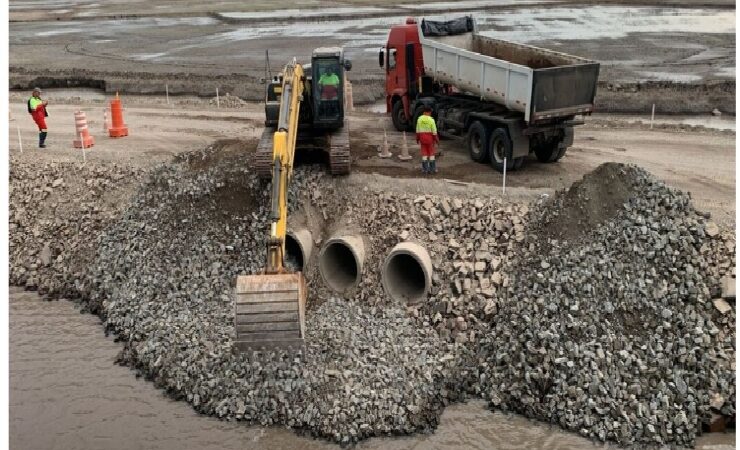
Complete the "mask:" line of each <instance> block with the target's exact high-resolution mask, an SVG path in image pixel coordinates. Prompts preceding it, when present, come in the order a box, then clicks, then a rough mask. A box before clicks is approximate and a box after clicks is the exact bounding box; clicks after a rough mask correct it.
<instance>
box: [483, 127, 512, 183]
mask: <svg viewBox="0 0 740 450" xmlns="http://www.w3.org/2000/svg"><path fill="white" fill-rule="evenodd" d="M488 142H489V144H488V155H489V159H490V161H491V165H492V166H493V168H494V169H496V170H498V171H499V172H503V171H504V158H506V170H507V171H509V170H512V169H514V158H512V157H511V155H512V149H513V147H514V144H513V142H511V138H510V137H509V132H508V131H506V128H496V129H495V130H493V133H491V137H490V138H489V140H488Z"/></svg>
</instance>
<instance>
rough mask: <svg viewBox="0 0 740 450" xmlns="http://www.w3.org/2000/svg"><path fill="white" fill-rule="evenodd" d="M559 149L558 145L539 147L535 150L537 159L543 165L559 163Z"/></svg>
mask: <svg viewBox="0 0 740 450" xmlns="http://www.w3.org/2000/svg"><path fill="white" fill-rule="evenodd" d="M558 153H559V149H558V144H557V143H555V144H550V143H548V144H544V145H539V146H537V147H536V148H535V149H534V154H535V155H537V159H538V160H539V161H540V162H543V163H552V162H555V161H557V157H558Z"/></svg>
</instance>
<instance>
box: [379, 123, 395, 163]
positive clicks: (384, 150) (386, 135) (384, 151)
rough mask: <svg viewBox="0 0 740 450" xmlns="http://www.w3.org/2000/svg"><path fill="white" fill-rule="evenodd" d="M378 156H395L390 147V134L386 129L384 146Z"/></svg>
mask: <svg viewBox="0 0 740 450" xmlns="http://www.w3.org/2000/svg"><path fill="white" fill-rule="evenodd" d="M378 156H379V157H381V158H390V157H391V156H393V153H391V152H390V151H389V149H388V134H387V133H386V132H385V129H383V148H382V149H381V150H380V153H378Z"/></svg>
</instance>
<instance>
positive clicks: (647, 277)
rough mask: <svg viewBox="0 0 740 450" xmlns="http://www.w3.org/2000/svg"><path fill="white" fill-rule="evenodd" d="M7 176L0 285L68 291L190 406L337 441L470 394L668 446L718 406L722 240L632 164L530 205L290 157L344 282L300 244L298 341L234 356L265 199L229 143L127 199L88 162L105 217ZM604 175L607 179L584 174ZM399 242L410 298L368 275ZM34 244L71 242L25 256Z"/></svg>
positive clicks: (191, 156) (394, 429)
mask: <svg viewBox="0 0 740 450" xmlns="http://www.w3.org/2000/svg"><path fill="white" fill-rule="evenodd" d="M63 169H66V170H68V171H69V170H71V169H70V168H64V167H60V168H59V170H60V171H63ZM11 170H12V171H14V172H13V173H14V174H15V176H11V226H14V228H12V230H11V236H12V237H11V240H12V242H13V248H12V251H11V281H12V283H13V284H21V285H27V287H29V288H38V289H40V290H42V289H44V291H43V292H42V293H47V294H49V295H52V296H60V295H64V296H67V297H75V296H79V297H81V298H82V299H83V300H84V302H85V303H84V304H85V305H86V307H88V308H89V309H90V310H92V311H94V312H96V313H98V314H99V315H100V316H101V317H102V318H103V319H104V324H105V327H106V330H107V331H108V332H112V333H114V334H116V335H117V336H118V338H119V340H121V341H122V342H123V343H124V349H123V351H122V352H121V355H120V356H119V360H120V362H122V363H124V364H127V365H130V366H131V367H133V368H135V369H136V370H137V371H139V372H140V373H142V374H143V375H144V376H146V377H147V378H148V379H151V380H153V381H154V383H155V384H156V385H157V386H159V387H160V388H162V389H164V390H166V391H167V392H168V393H169V394H170V395H171V396H173V397H174V398H177V399H182V400H185V401H188V402H189V403H191V404H192V405H193V407H194V408H195V409H196V410H198V411H199V412H201V413H204V414H209V415H214V416H217V417H220V418H223V419H235V420H244V421H249V422H251V423H258V424H263V425H286V426H290V427H293V428H294V429H296V430H298V431H300V432H303V433H306V434H310V435H312V436H316V437H322V438H326V439H329V440H332V441H335V442H338V443H342V444H350V443H353V442H357V441H359V440H361V439H364V438H367V437H370V436H377V435H388V434H406V433H413V432H420V431H428V430H431V429H433V428H434V427H436V425H437V423H438V421H439V417H440V415H441V412H442V410H443V408H444V407H445V406H446V405H448V404H450V403H452V402H456V401H462V400H465V399H466V398H468V397H471V396H475V397H482V398H485V399H487V400H489V401H490V403H491V405H492V406H493V407H495V408H499V409H505V410H511V411H517V412H520V413H522V414H525V415H527V416H529V417H534V418H538V419H540V420H545V421H548V422H551V423H556V424H559V425H561V426H563V427H564V428H567V429H570V430H574V431H576V432H579V433H581V434H583V435H585V436H589V437H592V438H594V439H599V440H607V441H615V442H619V443H624V444H628V443H640V444H644V443H672V444H680V445H691V443H692V442H693V439H694V437H695V436H696V434H697V433H698V432H700V430H701V425H702V423H704V422H706V421H707V420H708V416H709V415H710V414H712V413H713V412H722V413H723V414H728V415H733V414H734V406H733V405H734V396H735V394H734V383H733V382H732V381H731V380H733V379H734V358H735V352H734V347H733V346H732V345H733V344H732V343H734V333H735V330H734V320H735V316H734V315H735V312H734V308H733V309H732V310H730V311H725V313H724V314H722V313H720V312H718V311H717V310H716V309H715V308H714V307H713V304H712V299H714V298H716V296H717V295H718V293H717V289H718V286H719V280H720V279H721V277H722V276H724V275H726V274H727V273H730V272H731V271H732V270H733V269H732V268H733V267H734V242H735V241H734V236H732V235H730V234H728V233H720V232H719V231H718V230H717V229H715V228H716V227H715V228H712V227H711V224H709V223H707V222H706V221H705V219H704V218H703V217H702V216H701V215H699V214H697V213H696V212H695V211H694V210H693V209H692V208H691V206H690V201H689V197H688V196H687V195H685V194H682V193H680V192H678V191H674V190H671V189H668V188H667V187H665V186H664V185H662V183H659V182H657V181H656V180H654V179H653V178H652V177H651V176H650V175H649V174H647V173H646V172H644V171H642V170H639V169H636V168H634V167H631V166H624V165H607V166H602V167H600V168H599V169H597V172H595V173H594V174H592V175H589V176H587V177H586V178H584V180H583V181H582V182H581V183H579V184H578V185H576V186H574V187H573V189H571V191H567V192H564V193H560V194H558V195H556V196H555V197H554V198H553V199H550V200H548V201H543V202H540V203H538V204H536V205H517V204H511V203H502V202H501V201H500V200H498V199H495V198H490V197H470V196H468V197H456V196H444V195H421V196H416V195H410V194H406V193H402V192H395V191H393V190H391V191H390V192H378V191H375V190H372V189H369V188H364V189H362V190H361V191H360V192H358V191H357V190H356V189H351V188H349V187H348V184H349V182H348V181H347V180H346V179H343V178H332V177H330V176H328V175H325V174H324V171H323V170H321V169H318V168H312V167H299V168H298V169H296V170H295V171H294V179H293V182H292V184H291V188H290V189H291V203H290V208H291V224H292V226H296V227H297V226H307V227H309V228H310V229H311V231H312V232H313V233H314V236H313V238H314V240H315V242H316V244H317V246H320V245H321V243H322V242H324V241H325V240H327V239H328V238H329V237H330V236H331V235H332V234H334V233H335V232H339V231H347V232H352V233H357V234H359V235H362V236H363V237H364V239H365V244H366V245H365V249H366V253H367V256H366V259H365V264H364V267H365V270H364V273H363V277H362V281H361V282H360V284H359V285H358V286H357V287H356V288H355V289H354V290H352V291H350V292H348V293H346V295H345V296H344V298H338V297H337V296H336V295H335V294H333V293H331V292H330V291H328V289H327V288H326V287H325V286H324V284H323V282H322V281H321V277H320V275H319V274H318V270H317V264H316V257H317V254H318V253H319V252H318V247H317V248H315V249H314V252H313V254H312V257H311V261H309V266H308V268H307V270H306V278H307V281H308V284H309V298H308V311H307V319H306V325H307V330H306V331H307V339H306V347H305V349H304V350H303V351H298V352H281V351H277V352H264V353H245V354H237V353H234V352H233V350H232V341H233V338H234V328H233V298H232V287H233V282H234V279H235V278H236V276H237V275H239V274H251V273H257V272H259V270H260V269H261V268H262V266H263V263H264V258H265V248H264V240H265V237H266V236H265V233H266V230H267V229H268V222H267V220H266V218H267V216H268V212H267V211H268V205H267V203H268V201H269V190H268V185H267V184H266V183H263V182H260V181H258V180H257V179H256V177H255V176H254V173H253V172H252V169H251V167H250V162H249V155H248V154H246V155H245V154H244V153H243V152H242V151H241V150H238V151H237V150H235V149H234V148H232V149H230V150H229V149H226V148H222V147H220V146H218V145H216V146H213V147H210V148H208V149H206V150H204V151H201V152H194V153H188V154H184V155H182V156H181V157H180V158H179V159H178V160H176V161H174V162H173V163H171V164H166V165H162V166H159V167H157V168H156V169H153V170H152V171H151V172H150V173H149V174H148V176H147V177H146V178H145V179H144V181H143V182H142V184H141V186H140V187H139V188H138V190H137V191H136V193H135V194H134V195H133V196H132V197H131V199H130V201H121V199H122V198H123V196H122V195H121V194H120V192H119V188H120V189H123V191H126V189H125V187H126V186H128V185H129V184H130V183H132V181H133V180H135V179H137V177H138V174H134V173H127V172H125V170H123V169H120V168H110V167H109V168H98V169H94V170H96V171H98V170H100V171H102V172H101V174H99V175H93V174H91V175H89V177H90V178H93V179H98V178H100V179H102V180H108V181H99V183H110V184H109V185H106V187H107V191H106V192H107V194H102V193H101V196H102V197H100V198H98V197H95V198H90V202H92V204H94V205H95V206H93V208H94V207H97V208H98V209H100V210H101V211H104V217H106V219H105V220H98V221H95V222H87V221H89V220H91V219H88V218H85V217H86V214H88V215H90V214H89V212H90V211H89V209H88V208H80V210H81V212H80V213H76V212H74V211H72V212H71V213H69V214H66V213H65V214H62V213H61V210H58V209H57V210H51V209H50V210H49V211H48V214H47V215H43V216H42V215H39V213H36V212H33V211H44V210H45V208H49V207H50V205H52V204H54V201H52V199H51V198H47V197H48V196H45V195H44V194H41V193H39V192H37V191H38V190H41V191H43V188H44V187H45V186H47V185H48V184H49V183H51V184H53V183H54V180H55V179H56V177H57V176H64V177H65V178H64V183H67V178H68V177H67V176H65V175H63V174H62V175H56V173H55V172H53V171H49V172H50V174H49V175H48V177H47V175H46V174H45V175H37V172H35V171H34V170H33V167H32V166H30V165H28V166H26V165H23V164H19V163H15V162H11ZM41 173H43V172H41ZM97 173H98V172H95V174H97ZM604 179H608V180H610V181H611V182H613V183H614V185H613V186H610V187H608V186H607V187H604V186H597V185H595V184H596V182H597V181H599V182H601V181H602V180H604ZM93 183H95V182H93ZM57 187H59V185H58V186H55V187H54V189H56V188H57ZM64 192H65V193H66V195H67V200H66V201H70V200H69V197H75V198H77V197H79V201H80V202H82V203H84V202H85V201H86V200H85V199H86V197H84V196H80V193H79V192H77V191H64ZM127 192H128V191H127ZM114 193H118V194H116V195H114ZM129 194H130V192H129ZM106 195H108V196H111V198H114V199H116V201H111V202H108V203H106V202H105V201H104V200H105V198H106ZM128 198H129V197H126V199H128ZM76 201H78V200H74V201H73V202H76ZM595 201H597V202H599V204H598V205H594V204H591V203H593V202H595ZM59 202H61V200H58V201H57V203H59ZM101 202H102V203H103V204H105V205H107V206H101ZM606 203H609V204H608V205H606ZM85 204H86V203H85ZM28 211H32V212H33V213H31V212H28ZM65 211H66V210H65ZM554 211H559V214H558V215H555V214H554ZM91 216H92V217H95V214H92V215H91ZM43 217H48V219H45V220H48V221H49V223H48V224H46V223H44V226H36V225H35V224H36V223H43V222H41V220H42V218H43ZM13 224H16V225H13ZM80 226H81V227H82V228H84V229H85V230H86V233H84V234H80V232H78V231H75V230H77V228H79V227H80ZM543 228H548V229H550V230H551V231H550V232H545V231H543ZM407 240H411V241H416V242H419V243H421V244H422V245H424V246H425V248H426V249H427V250H428V252H429V254H430V256H431V258H432V261H433V264H434V276H433V280H432V281H433V286H432V289H431V293H430V296H429V299H428V301H425V302H421V303H419V304H415V305H405V304H397V303H395V302H393V301H391V300H390V299H389V298H388V297H387V296H386V295H385V294H384V292H383V290H382V287H381V284H380V267H382V264H383V260H384V258H385V256H386V255H387V254H388V253H389V251H390V250H391V248H392V247H393V246H394V245H396V244H397V243H399V242H402V241H407ZM46 242H48V243H49V244H48V245H49V246H50V248H54V249H56V248H65V249H68V250H67V253H68V254H69V256H64V257H62V258H61V259H58V258H57V259H56V260H54V261H55V262H53V263H52V264H51V265H48V266H43V268H42V267H41V262H40V261H41V258H40V256H39V253H40V252H41V251H42V250H43V248H42V247H43V244H42V243H46ZM81 242H82V243H84V244H86V245H87V247H85V246H81V247H79V248H80V249H83V250H84V249H88V250H84V252H83V255H87V256H86V257H84V258H82V259H80V263H79V264H78V265H77V266H75V264H76V262H75V260H74V256H75V248H77V247H75V246H77V245H79V243H81ZM67 253H63V254H64V255H67ZM54 254H55V255H56V254H62V253H54ZM46 260H47V259H46V258H44V261H46ZM33 264H36V266H35V267H33V268H34V269H35V270H36V271H35V272H34V273H31V272H29V271H30V270H31V268H32V265H33ZM689 267H690V268H689ZM70 268H74V269H70ZM31 275H33V277H35V278H34V281H33V283H31V284H28V282H27V281H28V279H29V277H30V276H31ZM54 283H57V284H58V285H59V286H63V287H64V289H60V288H58V287H55V288H53V289H52V288H50V286H57V284H54ZM669 425H670V426H669Z"/></svg>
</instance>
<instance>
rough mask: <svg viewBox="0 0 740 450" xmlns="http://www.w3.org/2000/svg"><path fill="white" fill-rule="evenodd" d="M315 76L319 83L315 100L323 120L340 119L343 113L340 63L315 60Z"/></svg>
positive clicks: (328, 60)
mask: <svg viewBox="0 0 740 450" xmlns="http://www.w3.org/2000/svg"><path fill="white" fill-rule="evenodd" d="M313 64H314V65H315V70H316V71H315V72H314V73H315V76H316V77H317V78H318V82H317V83H316V84H315V85H314V86H315V88H314V89H315V92H314V94H315V98H316V99H317V102H318V106H319V108H318V113H319V117H320V118H321V119H327V118H334V117H338V116H339V115H340V113H341V109H340V107H339V106H340V102H341V101H342V82H343V80H342V78H341V77H342V72H341V70H340V68H339V61H338V60H336V59H323V60H322V59H319V60H314V62H313Z"/></svg>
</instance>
